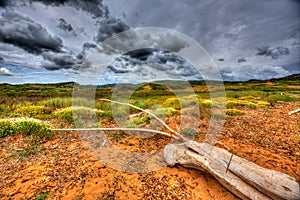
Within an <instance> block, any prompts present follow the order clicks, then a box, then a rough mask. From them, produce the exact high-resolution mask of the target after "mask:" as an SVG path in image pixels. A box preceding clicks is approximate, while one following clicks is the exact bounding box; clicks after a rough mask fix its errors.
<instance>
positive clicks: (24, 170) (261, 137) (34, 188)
mask: <svg viewBox="0 0 300 200" xmlns="http://www.w3.org/2000/svg"><path fill="white" fill-rule="evenodd" d="M298 107H299V104H298V103H284V104H278V105H276V106H275V107H268V108H264V109H257V110H251V109H246V112H247V115H243V116H236V117H230V118H229V119H228V120H227V121H226V123H225V126H224V130H223V134H222V135H221V136H220V137H219V144H218V146H221V147H223V148H227V149H228V150H230V151H231V152H233V153H234V154H236V155H238V156H241V157H243V158H246V159H248V160H250V161H253V162H255V163H257V164H259V165H261V166H263V167H267V168H271V169H274V170H278V171H281V172H284V173H287V174H289V175H291V176H293V177H295V178H296V179H297V181H298V182H299V181H300V178H299V175H300V172H299V158H300V150H299V134H300V133H299V124H300V113H297V114H294V115H291V116H290V115H288V114H287V113H288V112H289V111H291V110H294V109H296V108H298ZM171 121H176V119H173V120H171ZM171 125H172V124H171ZM207 126H208V121H205V120H203V121H201V128H200V129H201V131H204V130H205V129H206V128H207ZM112 138H113V136H112ZM130 139H132V140H131V145H130V147H128V148H129V149H131V150H133V151H140V150H141V149H140V148H139V145H138V144H140V145H141V146H143V147H144V150H153V149H157V148H160V147H163V145H165V144H167V143H168V140H167V139H166V138H164V137H161V136H155V137H153V138H151V139H143V140H140V139H133V136H130V137H125V138H121V139H119V140H118V141H115V143H116V144H118V145H120V146H126V144H128V143H126V142H125V141H128V140H130ZM201 139H203V137H201V136H199V137H198V138H196V140H198V141H201ZM153 140H155V142H153ZM140 141H143V142H140ZM24 143H25V144H26V138H23V137H21V136H15V137H6V138H1V139H0V145H1V151H0V155H1V156H0V198H1V199H35V198H36V197H38V196H39V195H41V194H43V193H44V192H47V194H48V196H49V197H50V198H49V199H237V198H236V197H235V196H233V195H232V194H231V193H230V192H228V191H227V190H226V189H225V188H224V187H222V186H221V185H220V184H219V183H218V182H217V181H216V180H215V179H214V178H213V177H212V176H210V175H209V174H206V173H203V172H200V171H196V170H189V169H185V168H183V167H180V166H176V167H174V168H170V167H165V168H163V169H160V170H158V171H155V172H151V173H148V174H128V173H123V172H120V171H117V170H114V169H112V168H110V167H108V166H106V165H105V164H103V163H101V162H99V161H98V160H97V159H95V158H94V157H93V156H92V155H91V153H90V152H89V151H87V150H86V149H85V147H84V146H83V144H82V142H81V140H80V139H79V137H78V135H77V133H75V132H70V133H64V134H61V135H57V136H56V138H55V139H53V140H51V141H48V142H46V143H44V144H41V146H40V149H39V151H38V152H37V153H36V154H34V155H30V156H25V157H19V158H16V157H13V156H10V155H12V154H13V153H12V152H16V151H18V148H19V147H20V146H22V145H24Z"/></svg>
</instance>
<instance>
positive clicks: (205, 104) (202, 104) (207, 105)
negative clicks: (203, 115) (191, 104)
mask: <svg viewBox="0 0 300 200" xmlns="http://www.w3.org/2000/svg"><path fill="white" fill-rule="evenodd" d="M212 105H213V102H212V100H209V99H200V100H199V106H200V108H211V107H212Z"/></svg>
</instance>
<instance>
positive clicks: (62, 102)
mask: <svg viewBox="0 0 300 200" xmlns="http://www.w3.org/2000/svg"><path fill="white" fill-rule="evenodd" d="M38 104H39V105H43V106H46V107H48V108H51V109H52V110H55V109H60V108H66V107H71V106H72V105H74V106H77V107H79V106H83V107H93V106H94V101H90V100H87V99H83V98H71V97H57V98H52V99H47V100H44V101H40V102H39V103H38Z"/></svg>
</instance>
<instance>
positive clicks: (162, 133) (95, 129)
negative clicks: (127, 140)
mask: <svg viewBox="0 0 300 200" xmlns="http://www.w3.org/2000/svg"><path fill="white" fill-rule="evenodd" d="M51 130H52V131H119V130H120V131H142V132H150V133H158V134H161V135H164V136H168V137H172V138H175V139H179V138H180V139H183V138H182V137H180V136H179V135H172V134H170V133H167V132H163V131H157V130H153V129H145V128H53V129H51ZM178 136H179V137H178Z"/></svg>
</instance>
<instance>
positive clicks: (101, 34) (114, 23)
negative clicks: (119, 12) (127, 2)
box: [95, 18, 130, 43]
mask: <svg viewBox="0 0 300 200" xmlns="http://www.w3.org/2000/svg"><path fill="white" fill-rule="evenodd" d="M98 25H99V29H98V33H97V36H96V37H95V41H96V42H98V43H99V42H103V41H104V40H105V39H107V38H109V37H111V36H113V35H115V34H118V33H121V32H123V31H127V30H128V29H129V28H130V27H129V26H128V25H127V24H126V23H124V22H123V21H122V20H120V19H116V18H107V19H103V20H101V21H100V22H99V24H98Z"/></svg>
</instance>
